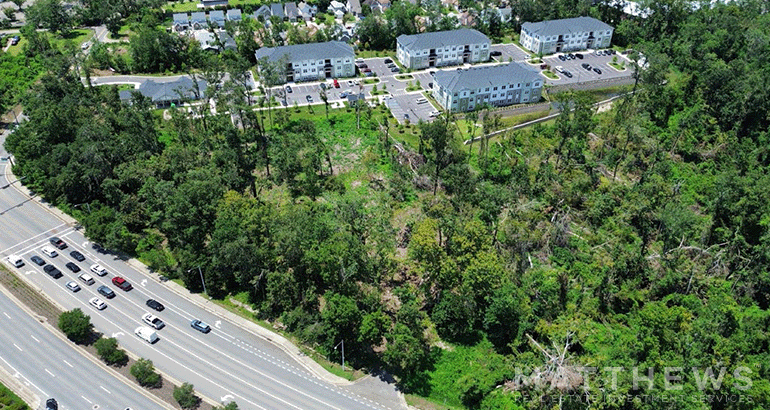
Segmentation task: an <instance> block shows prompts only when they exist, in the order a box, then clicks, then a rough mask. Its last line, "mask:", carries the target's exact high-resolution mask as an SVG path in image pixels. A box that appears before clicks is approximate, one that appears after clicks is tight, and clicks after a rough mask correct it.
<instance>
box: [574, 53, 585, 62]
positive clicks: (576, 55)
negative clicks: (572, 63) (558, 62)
mask: <svg viewBox="0 0 770 410" xmlns="http://www.w3.org/2000/svg"><path fill="white" fill-rule="evenodd" d="M575 57H577V58H579V59H581V60H582V59H583V55H582V54H580V53H575Z"/></svg>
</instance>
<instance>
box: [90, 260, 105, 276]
mask: <svg viewBox="0 0 770 410" xmlns="http://www.w3.org/2000/svg"><path fill="white" fill-rule="evenodd" d="M91 272H93V273H95V274H97V275H99V276H104V275H106V274H107V269H104V266H102V265H99V264H98V263H97V264H95V265H91Z"/></svg>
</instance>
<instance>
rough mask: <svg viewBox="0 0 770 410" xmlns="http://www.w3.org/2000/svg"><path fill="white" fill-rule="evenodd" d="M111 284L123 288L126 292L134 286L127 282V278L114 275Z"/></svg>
mask: <svg viewBox="0 0 770 410" xmlns="http://www.w3.org/2000/svg"><path fill="white" fill-rule="evenodd" d="M112 284H113V285H115V286H117V287H119V288H121V289H123V290H124V291H126V292H128V291H129V290H131V289H133V288H134V287H133V286H131V284H130V283H128V281H127V280H125V279H123V278H121V277H120V276H115V277H114V278H112Z"/></svg>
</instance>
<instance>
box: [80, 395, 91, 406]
mask: <svg viewBox="0 0 770 410" xmlns="http://www.w3.org/2000/svg"><path fill="white" fill-rule="evenodd" d="M80 397H82V398H83V400H85V401H87V402H88V404H94V402H92V401H91V400H88V399H87V398H86V396H80Z"/></svg>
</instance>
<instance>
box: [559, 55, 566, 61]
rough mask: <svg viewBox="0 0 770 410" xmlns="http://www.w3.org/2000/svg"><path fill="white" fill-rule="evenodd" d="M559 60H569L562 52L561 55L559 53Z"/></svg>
mask: <svg viewBox="0 0 770 410" xmlns="http://www.w3.org/2000/svg"><path fill="white" fill-rule="evenodd" d="M559 60H561V61H567V57H564V55H563V54H560V55H559Z"/></svg>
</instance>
